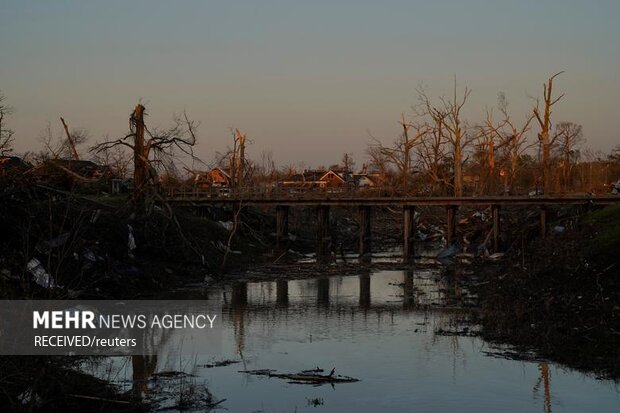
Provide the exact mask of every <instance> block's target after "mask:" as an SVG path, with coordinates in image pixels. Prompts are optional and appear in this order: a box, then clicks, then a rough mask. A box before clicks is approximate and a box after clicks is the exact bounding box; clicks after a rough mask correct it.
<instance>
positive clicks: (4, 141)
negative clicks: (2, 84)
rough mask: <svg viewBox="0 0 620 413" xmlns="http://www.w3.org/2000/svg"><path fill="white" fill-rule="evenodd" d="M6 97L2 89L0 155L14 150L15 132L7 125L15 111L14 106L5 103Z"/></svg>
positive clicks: (0, 101) (0, 99)
mask: <svg viewBox="0 0 620 413" xmlns="http://www.w3.org/2000/svg"><path fill="white" fill-rule="evenodd" d="M4 101H5V97H4V94H3V93H2V91H0V156H4V155H5V154H7V153H9V152H11V150H13V140H14V135H15V132H14V131H13V130H12V129H9V128H8V127H7V125H6V122H7V118H8V116H9V115H10V114H12V113H13V108H12V107H10V106H8V105H6V104H5V103H4Z"/></svg>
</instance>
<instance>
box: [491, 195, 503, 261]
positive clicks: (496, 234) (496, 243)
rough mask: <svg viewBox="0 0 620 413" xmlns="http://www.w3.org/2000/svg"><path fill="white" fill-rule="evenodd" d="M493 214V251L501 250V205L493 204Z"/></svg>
mask: <svg viewBox="0 0 620 413" xmlns="http://www.w3.org/2000/svg"><path fill="white" fill-rule="evenodd" d="M491 212H492V215H493V252H499V248H500V242H501V239H500V222H499V205H491Z"/></svg>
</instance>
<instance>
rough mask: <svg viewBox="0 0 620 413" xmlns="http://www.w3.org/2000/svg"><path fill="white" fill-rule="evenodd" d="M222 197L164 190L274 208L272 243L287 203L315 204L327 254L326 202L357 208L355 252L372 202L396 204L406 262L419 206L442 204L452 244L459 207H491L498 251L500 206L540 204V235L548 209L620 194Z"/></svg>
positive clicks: (366, 249) (364, 236)
mask: <svg viewBox="0 0 620 413" xmlns="http://www.w3.org/2000/svg"><path fill="white" fill-rule="evenodd" d="M225 195H226V196H222V194H216V193H211V192H177V193H171V194H169V198H168V201H169V202H170V203H171V204H173V205H177V206H188V207H205V206H214V205H231V206H233V208H241V207H245V206H249V205H253V206H259V205H264V206H275V207H276V242H277V244H278V245H280V244H282V243H283V241H285V240H286V238H287V236H288V221H289V220H288V215H289V209H290V207H291V206H294V207H315V208H316V209H317V217H318V222H317V256H318V257H324V256H325V255H328V253H329V242H330V236H329V210H330V207H349V208H350V207H354V208H358V210H359V219H360V235H359V253H360V256H362V257H363V256H368V255H369V254H370V250H371V249H370V228H371V210H372V207H377V206H391V207H395V206H401V207H402V208H403V228H404V230H403V256H404V259H405V261H409V260H412V259H413V256H414V248H413V239H414V235H415V233H416V228H415V220H414V213H415V208H416V207H419V206H438V207H444V208H446V211H447V231H446V235H447V241H448V244H449V245H450V244H452V243H453V241H454V239H455V235H456V224H457V213H458V208H459V207H466V206H469V207H478V206H485V207H486V206H490V207H491V211H492V223H493V247H494V250H495V251H498V250H499V244H500V214H499V211H500V207H502V206H519V207H529V208H531V207H536V208H539V209H540V226H541V235H542V236H543V237H544V236H545V234H546V228H547V209H548V208H550V207H554V206H561V205H606V204H613V203H618V202H620V196H611V195H610V196H583V195H566V196H536V197H525V196H506V197H497V196H495V197H488V196H487V197H461V198H450V197H427V198H419V197H394V196H369V197H363V196H360V195H359V193H356V192H341V193H328V192H316V193H313V192H310V193H304V194H287V193H280V192H276V193H272V192H254V191H252V192H248V191H238V192H235V191H233V192H229V193H226V194H225Z"/></svg>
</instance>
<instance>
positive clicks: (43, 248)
mask: <svg viewBox="0 0 620 413" xmlns="http://www.w3.org/2000/svg"><path fill="white" fill-rule="evenodd" d="M70 235H71V234H69V233H68V232H65V233H64V234H61V235H59V236H57V237H56V238H52V239H50V240H47V241H41V242H40V243H39V245H37V251H39V252H43V253H45V252H48V251H51V250H52V249H54V248H58V247H62V246H63V245H65V243H66V242H67V240H68V239H69V236H70Z"/></svg>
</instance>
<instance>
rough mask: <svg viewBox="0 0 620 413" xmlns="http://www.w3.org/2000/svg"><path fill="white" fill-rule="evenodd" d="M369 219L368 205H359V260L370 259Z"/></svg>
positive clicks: (369, 210)
mask: <svg viewBox="0 0 620 413" xmlns="http://www.w3.org/2000/svg"><path fill="white" fill-rule="evenodd" d="M370 217H371V208H370V207H369V206H368V205H361V206H360V207H359V218H360V245H359V247H360V257H361V258H366V259H367V258H370V253H371V248H370V239H371V233H370Z"/></svg>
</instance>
